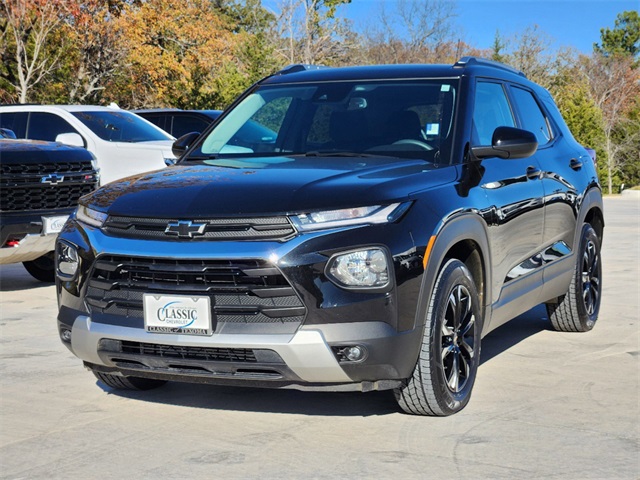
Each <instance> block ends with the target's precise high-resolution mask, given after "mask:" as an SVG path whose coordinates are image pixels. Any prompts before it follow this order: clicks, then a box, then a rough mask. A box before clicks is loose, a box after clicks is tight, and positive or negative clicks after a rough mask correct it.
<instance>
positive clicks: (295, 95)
mask: <svg viewBox="0 0 640 480" xmlns="http://www.w3.org/2000/svg"><path fill="white" fill-rule="evenodd" d="M456 93H457V81H455V80H448V79H447V80H440V81H435V80H433V81H431V80H424V81H415V80H406V81H404V80H389V81H382V80H381V81H379V82H359V81H343V82H325V83H323V82H318V83H308V84H299V85H266V86H262V87H260V88H258V89H257V90H255V91H254V92H253V93H252V94H251V95H249V96H247V97H246V98H244V99H243V101H242V102H241V103H239V104H238V105H237V106H236V107H235V108H234V109H233V110H231V111H230V112H228V113H227V114H226V115H225V117H224V118H223V119H222V120H221V121H220V122H219V123H218V124H217V125H216V128H215V129H214V130H212V131H211V133H210V134H209V135H208V136H207V138H206V139H205V140H204V142H203V144H202V145H201V148H200V150H199V151H198V150H194V152H193V155H194V156H198V155H200V154H204V155H215V156H216V157H217V156H220V155H242V156H251V155H253V154H255V153H260V154H261V156H262V155H265V154H273V155H283V154H285V155H305V154H310V155H311V156H316V155H333V156H336V155H338V156H342V157H345V158H348V157H350V156H351V157H353V156H358V155H359V154H363V155H368V154H372V155H375V154H376V153H377V154H380V155H385V156H391V157H402V158H420V159H424V160H427V161H438V162H442V163H448V162H449V155H450V145H451V132H452V124H453V118H455V115H454V111H455V105H456Z"/></svg>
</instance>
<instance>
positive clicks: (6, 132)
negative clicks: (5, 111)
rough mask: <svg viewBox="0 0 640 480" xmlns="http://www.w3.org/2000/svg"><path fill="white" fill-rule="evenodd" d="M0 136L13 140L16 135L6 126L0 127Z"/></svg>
mask: <svg viewBox="0 0 640 480" xmlns="http://www.w3.org/2000/svg"><path fill="white" fill-rule="evenodd" d="M0 138H10V139H12V140H15V139H16V138H17V137H16V134H15V133H14V131H13V130H9V129H8V128H0Z"/></svg>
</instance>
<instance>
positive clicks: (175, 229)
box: [164, 220, 207, 238]
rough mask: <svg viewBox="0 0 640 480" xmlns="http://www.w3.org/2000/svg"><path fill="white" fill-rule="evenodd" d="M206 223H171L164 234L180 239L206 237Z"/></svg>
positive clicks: (183, 221)
mask: <svg viewBox="0 0 640 480" xmlns="http://www.w3.org/2000/svg"><path fill="white" fill-rule="evenodd" d="M206 227H207V224H206V223H193V222H192V221H191V220H179V221H177V222H170V223H169V224H168V225H167V228H166V229H165V231H164V233H166V234H167V235H174V236H176V237H180V238H193V237H194V236H196V235H204V229H205V228H206Z"/></svg>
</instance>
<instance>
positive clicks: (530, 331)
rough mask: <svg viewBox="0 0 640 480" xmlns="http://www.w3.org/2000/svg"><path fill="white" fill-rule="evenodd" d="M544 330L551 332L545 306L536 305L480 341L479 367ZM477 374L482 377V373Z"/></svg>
mask: <svg viewBox="0 0 640 480" xmlns="http://www.w3.org/2000/svg"><path fill="white" fill-rule="evenodd" d="M545 330H551V323H550V322H549V320H548V318H547V309H546V308H545V306H544V305H538V306H537V307H535V308H532V309H531V310H529V311H528V312H526V313H523V314H522V315H520V316H518V317H516V318H514V319H513V320H511V321H509V322H507V323H506V324H504V325H502V326H500V327H498V328H496V329H495V330H493V331H492V332H491V333H489V335H487V336H486V337H484V338H483V339H482V353H481V358H480V365H482V364H484V363H486V362H488V361H489V360H491V359H492V358H494V357H496V356H498V355H500V354H501V353H502V352H504V351H506V350H508V349H510V348H511V347H513V346H514V345H517V344H518V343H520V342H522V341H524V340H526V339H527V338H529V337H532V336H534V335H536V334H538V333H540V332H544V331H545ZM479 374H480V375H482V372H480V373H479Z"/></svg>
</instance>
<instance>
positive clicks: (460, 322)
mask: <svg viewBox="0 0 640 480" xmlns="http://www.w3.org/2000/svg"><path fill="white" fill-rule="evenodd" d="M481 331H482V314H481V310H480V306H479V302H478V291H477V289H476V286H475V283H474V282H473V277H472V276H471V273H470V272H469V270H468V269H467V267H466V266H465V264H464V263H462V262H460V261H459V260H449V261H448V262H447V263H446V264H445V265H444V266H443V267H442V269H441V270H440V274H439V275H438V279H437V281H436V284H435V287H434V290H433V294H432V296H431V300H430V302H429V310H428V312H427V318H426V322H425V326H424V333H423V339H422V348H421V350H420V355H419V357H418V361H417V362H416V365H415V367H414V371H413V375H412V376H411V378H409V379H408V380H407V381H406V383H405V384H404V385H403V386H402V387H400V388H398V389H396V390H395V396H396V400H397V401H398V404H399V405H400V407H401V408H402V409H403V410H404V411H405V412H406V413H410V414H414V415H429V416H446V415H451V414H453V413H456V412H459V411H460V410H462V409H463V408H464V407H465V406H466V405H467V403H468V402H469V399H470V398H471V390H472V389H473V383H474V381H475V379H476V373H477V370H478V365H479V361H480V334H481Z"/></svg>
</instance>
